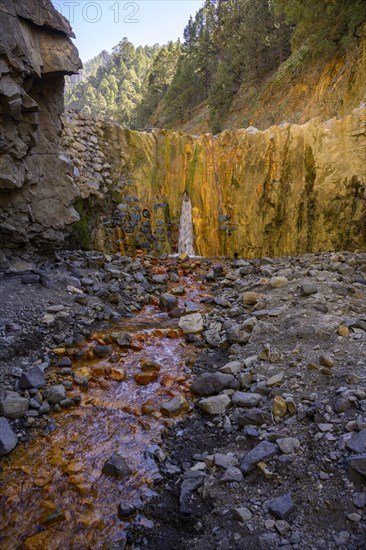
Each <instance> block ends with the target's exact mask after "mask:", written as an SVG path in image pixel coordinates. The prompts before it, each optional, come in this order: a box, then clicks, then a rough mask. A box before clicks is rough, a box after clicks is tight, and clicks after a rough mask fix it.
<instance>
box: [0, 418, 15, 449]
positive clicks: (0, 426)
mask: <svg viewBox="0 0 366 550" xmlns="http://www.w3.org/2000/svg"><path fill="white" fill-rule="evenodd" d="M17 443H18V439H17V436H16V435H15V433H14V432H13V430H12V428H11V426H10V424H9V422H8V421H7V419H6V418H4V417H3V416H0V455H7V454H9V453H10V452H11V451H12V450H13V449H14V448H15V447H16V445H17Z"/></svg>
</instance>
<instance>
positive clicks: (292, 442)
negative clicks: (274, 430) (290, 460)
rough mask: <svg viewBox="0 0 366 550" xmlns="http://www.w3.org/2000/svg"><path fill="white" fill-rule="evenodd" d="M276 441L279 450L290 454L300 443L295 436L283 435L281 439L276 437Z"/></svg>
mask: <svg viewBox="0 0 366 550" xmlns="http://www.w3.org/2000/svg"><path fill="white" fill-rule="evenodd" d="M276 443H277V445H278V447H279V448H280V451H281V452H282V453H284V454H291V453H293V452H294V451H295V450H296V449H299V448H300V446H301V444H300V441H299V440H298V439H297V438H296V437H284V438H282V439H276Z"/></svg>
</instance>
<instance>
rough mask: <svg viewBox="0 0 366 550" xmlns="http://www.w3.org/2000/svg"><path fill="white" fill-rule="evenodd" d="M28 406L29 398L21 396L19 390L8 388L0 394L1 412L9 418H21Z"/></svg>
mask: <svg viewBox="0 0 366 550" xmlns="http://www.w3.org/2000/svg"><path fill="white" fill-rule="evenodd" d="M28 407H29V399H26V398H25V397H21V396H20V395H19V394H18V393H17V392H14V391H10V390H6V391H5V392H3V393H2V394H1V395H0V414H2V415H4V416H6V417H7V418H12V419H16V418H21V417H22V416H23V415H24V413H25V412H26V411H27V410H28Z"/></svg>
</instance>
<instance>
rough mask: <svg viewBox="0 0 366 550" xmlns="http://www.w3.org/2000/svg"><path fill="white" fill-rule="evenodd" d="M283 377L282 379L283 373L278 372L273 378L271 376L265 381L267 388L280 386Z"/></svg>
mask: <svg viewBox="0 0 366 550" xmlns="http://www.w3.org/2000/svg"><path fill="white" fill-rule="evenodd" d="M283 377H284V372H279V373H277V374H275V375H274V376H271V378H268V380H267V386H268V387H269V388H271V387H272V386H277V385H278V384H281V382H282V380H283Z"/></svg>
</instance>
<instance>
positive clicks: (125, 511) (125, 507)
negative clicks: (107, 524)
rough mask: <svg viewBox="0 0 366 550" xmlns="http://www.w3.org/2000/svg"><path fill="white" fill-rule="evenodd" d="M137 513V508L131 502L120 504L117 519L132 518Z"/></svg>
mask: <svg viewBox="0 0 366 550" xmlns="http://www.w3.org/2000/svg"><path fill="white" fill-rule="evenodd" d="M136 513H137V508H136V506H134V505H133V504H131V502H128V501H126V502H121V504H120V505H119V506H118V517H119V518H120V519H129V518H132V517H133V516H134V515H136Z"/></svg>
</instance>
